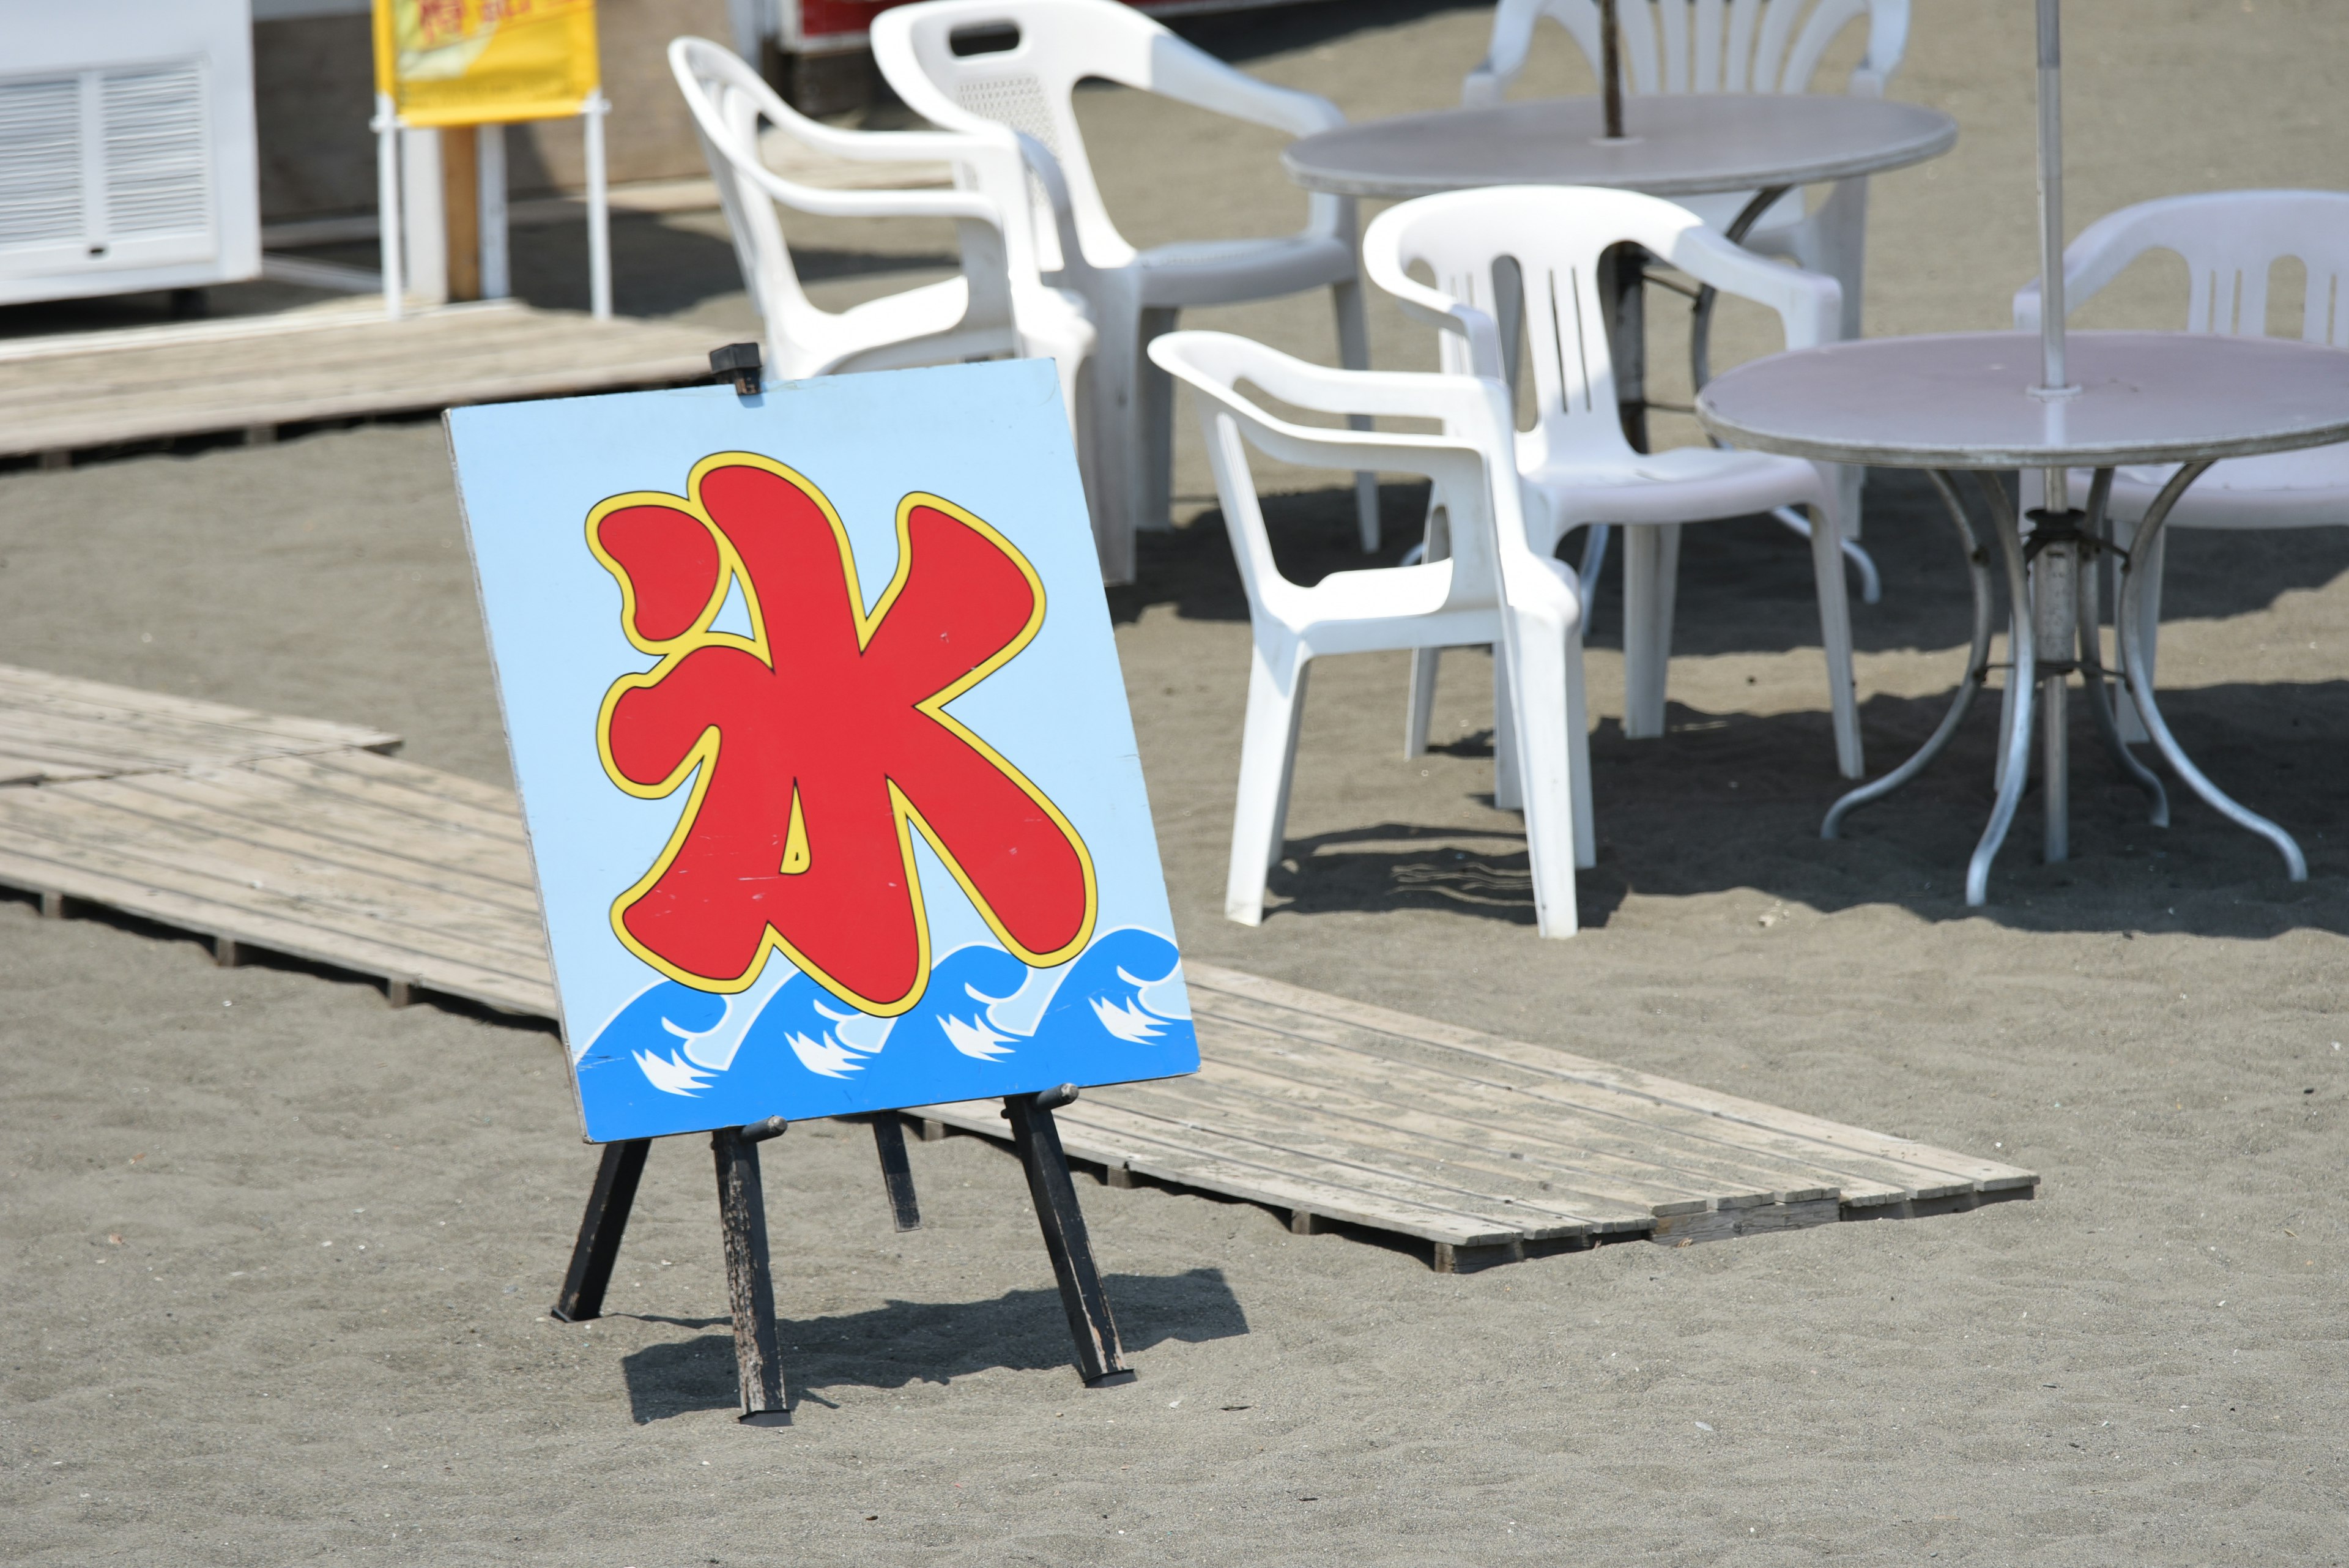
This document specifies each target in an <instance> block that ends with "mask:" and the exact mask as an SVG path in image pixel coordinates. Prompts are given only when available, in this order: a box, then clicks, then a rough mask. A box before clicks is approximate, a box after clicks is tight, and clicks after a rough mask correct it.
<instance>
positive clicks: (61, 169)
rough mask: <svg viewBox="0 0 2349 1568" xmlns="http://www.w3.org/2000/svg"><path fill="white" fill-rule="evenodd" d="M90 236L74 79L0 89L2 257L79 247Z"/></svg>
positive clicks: (40, 80)
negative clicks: (12, 252)
mask: <svg viewBox="0 0 2349 1568" xmlns="http://www.w3.org/2000/svg"><path fill="white" fill-rule="evenodd" d="M87 234H88V211H87V209H86V208H85V206H84V204H83V201H82V131H81V82H80V80H79V79H78V78H75V77H48V78H34V79H31V80H25V81H13V82H0V252H5V251H10V250H17V249H22V248H25V247H27V246H38V247H40V248H42V249H44V250H46V249H48V248H50V247H52V246H57V245H61V244H62V245H71V246H78V245H80V244H84V243H85V236H86V235H87Z"/></svg>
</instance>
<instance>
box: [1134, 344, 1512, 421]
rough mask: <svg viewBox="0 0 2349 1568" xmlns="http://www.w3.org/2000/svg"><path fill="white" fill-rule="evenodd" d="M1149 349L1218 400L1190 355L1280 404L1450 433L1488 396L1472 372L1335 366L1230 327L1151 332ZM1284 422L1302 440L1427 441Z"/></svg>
mask: <svg viewBox="0 0 2349 1568" xmlns="http://www.w3.org/2000/svg"><path fill="white" fill-rule="evenodd" d="M1149 352H1150V358H1152V360H1153V361H1154V362H1155V363H1156V364H1157V365H1158V366H1159V368H1160V369H1164V370H1165V371H1166V372H1168V373H1169V374H1170V375H1173V376H1175V377H1177V378H1180V379H1184V380H1186V381H1189V382H1191V383H1192V384H1193V385H1195V386H1200V387H1202V388H1203V389H1206V390H1208V391H1210V392H1211V393H1212V394H1213V395H1215V396H1216V397H1218V398H1224V397H1226V394H1225V393H1224V392H1223V391H1222V390H1221V389H1220V388H1217V387H1216V386H1215V385H1214V384H1213V383H1212V382H1208V381H1203V380H1202V377H1203V376H1206V375H1208V374H1209V373H1210V372H1209V371H1208V369H1206V367H1205V365H1202V366H1194V365H1193V364H1192V363H1191V360H1192V358H1199V359H1201V360H1203V361H1206V362H1208V363H1212V365H1213V366H1214V368H1215V369H1214V373H1217V374H1222V375H1224V376H1225V377H1226V379H1230V380H1234V381H1239V380H1246V381H1251V382H1254V383H1255V384H1256V385H1257V386H1258V387H1261V388H1263V389H1265V391H1266V392H1268V393H1269V394H1270V395H1271V396H1273V397H1275V398H1278V399H1279V400H1281V401H1282V402H1284V403H1290V404H1294V405H1295V406H1296V407H1298V408H1300V409H1310V410H1313V411H1314V412H1316V413H1323V414H1387V415H1391V416H1394V417H1398V418H1404V419H1433V420H1443V421H1446V429H1447V431H1448V430H1449V429H1450V421H1453V420H1454V419H1460V418H1468V419H1472V420H1473V419H1474V418H1475V417H1477V415H1478V410H1480V409H1481V408H1482V407H1483V402H1482V400H1483V398H1484V395H1485V394H1484V392H1483V391H1482V388H1483V387H1484V385H1485V383H1484V382H1483V381H1481V380H1479V379H1477V378H1475V377H1473V376H1444V375H1429V374H1426V373H1425V372H1423V371H1417V370H1341V369H1332V368H1331V367H1330V366H1327V365H1315V364H1311V363H1309V362H1308V361H1306V360H1303V359H1297V358H1290V357H1289V356H1288V355H1286V354H1283V353H1281V352H1279V351H1278V349H1274V348H1266V347H1265V346H1264V345H1263V344H1260V343H1257V342H1254V341H1252V340H1251V339H1248V338H1246V337H1237V336H1235V335H1233V334H1231V333H1228V332H1197V331H1185V332H1174V333H1169V334H1167V335H1166V336H1164V337H1156V338H1153V339H1152V340H1151V344H1150V350H1149ZM1493 384H1494V385H1495V386H1497V385H1498V384H1499V383H1498V382H1495V383H1493ZM1504 395H1506V393H1505V394H1504ZM1231 400H1233V401H1234V402H1235V404H1236V407H1237V409H1238V410H1240V411H1244V412H1245V413H1246V414H1247V417H1248V418H1249V419H1250V420H1262V421H1272V422H1273V423H1276V424H1279V423H1282V421H1278V420H1277V419H1275V418H1274V416H1273V415H1271V414H1268V413H1266V412H1265V411H1264V410H1261V409H1258V408H1257V407H1256V405H1254V404H1253V403H1250V402H1248V401H1247V400H1246V399H1245V398H1237V395H1233V397H1232V399H1231ZM1284 428H1288V429H1291V430H1294V431H1296V432H1297V433H1298V435H1299V438H1300V439H1310V440H1317V441H1318V440H1322V439H1325V438H1326V439H1327V440H1329V441H1337V442H1339V443H1340V444H1350V443H1355V442H1361V441H1368V442H1371V443H1372V444H1379V443H1385V442H1393V441H1403V442H1409V441H1416V440H1422V439H1429V438H1421V437H1416V436H1410V435H1398V434H1394V433H1392V432H1388V431H1351V430H1321V429H1309V428H1308V427H1305V426H1302V425H1297V426H1285V427H1284Z"/></svg>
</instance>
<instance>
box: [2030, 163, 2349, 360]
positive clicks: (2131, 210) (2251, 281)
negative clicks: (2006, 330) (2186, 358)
mask: <svg viewBox="0 0 2349 1568" xmlns="http://www.w3.org/2000/svg"><path fill="white" fill-rule="evenodd" d="M2150 251H2168V252H2169V253H2171V254H2175V255H2177V256H2178V257H2179V258H2180V259H2181V260H2182V261H2184V262H2185V264H2186V276H2187V292H2186V329H2187V330H2188V331H2189V332H2222V333H2229V334H2234V335H2239V336H2243V337H2261V336H2265V334H2266V332H2267V329H2268V296H2269V291H2270V283H2271V275H2272V274H2273V272H2274V269H2275V265H2276V264H2277V263H2278V262H2280V261H2282V260H2284V259H2285V258H2287V257H2289V258H2291V259H2292V260H2296V261H2298V262H2299V263H2300V264H2301V265H2302V268H2303V269H2304V270H2305V273H2306V277H2307V284H2306V290H2307V291H2306V295H2305V296H2304V298H2303V299H2302V305H2301V321H2300V332H2301V337H2302V338H2304V339H2305V340H2307V341H2308V342H2311V343H2322V344H2326V345H2329V346H2331V347H2333V348H2349V321H2344V319H2343V317H2344V314H2349V313H2344V309H2343V305H2344V301H2343V300H2342V299H2341V297H2340V296H2341V293H2342V289H2341V284H2340V279H2341V276H2342V274H2343V272H2344V270H2349V192H2339V191H2206V192H2198V193H2197V194H2194V195H2190V196H2168V197H2164V198H2161V199H2160V200H2158V201H2152V202H2139V203H2138V204H2137V205H2136V206H2134V207H2125V208H2123V209H2121V211H2119V212H2117V213H2111V214H2109V215H2107V216H2106V217H2103V218H2099V219H2098V220H2096V222H2095V223H2091V224H2089V225H2088V226H2087V228H2085V229H2084V230H2082V231H2081V233H2080V236H2079V237H2078V238H2077V239H2075V240H2074V241H2073V242H2072V244H2070V245H2069V246H2068V247H2066V249H2065V250H2064V301H2065V303H2066V304H2067V305H2068V306H2070V307H2071V308H2072V309H2075V310H2076V309H2078V308H2079V307H2080V306H2082V305H2084V304H2085V303H2086V302H2087V301H2088V300H2089V299H2090V298H2092V297H2093V296H2095V294H2096V293H2097V292H2098V291H2100V290H2102V289H2103V288H2104V287H2105V286H2106V285H2108V284H2110V283H2111V282H2112V281H2113V280H2114V279H2115V278H2116V277H2118V276H2119V275H2121V274H2122V273H2123V272H2124V271H2126V270H2127V268H2128V266H2129V265H2130V264H2131V263H2133V262H2135V261H2136V260H2137V258H2138V257H2140V256H2142V255H2144V254H2147V252H2150ZM2015 317H2016V323H2017V325H2018V326H2023V327H2036V326H2037V325H2038V319H2039V287H2038V285H2037V283H2036V282H2033V283H2032V284H2029V285H2027V286H2024V288H2023V290H2022V292H2021V293H2019V294H2018V295H2017V296H2015Z"/></svg>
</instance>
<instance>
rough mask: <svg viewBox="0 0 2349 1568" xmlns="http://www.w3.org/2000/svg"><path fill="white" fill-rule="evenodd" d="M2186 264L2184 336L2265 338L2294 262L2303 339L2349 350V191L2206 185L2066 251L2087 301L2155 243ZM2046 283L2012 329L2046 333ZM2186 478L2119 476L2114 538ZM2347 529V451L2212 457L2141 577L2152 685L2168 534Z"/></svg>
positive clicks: (2076, 491) (2075, 494)
mask: <svg viewBox="0 0 2349 1568" xmlns="http://www.w3.org/2000/svg"><path fill="white" fill-rule="evenodd" d="M2154 250H2164V251H2169V252H2172V253H2174V254H2177V255H2178V256H2179V257H2180V258H2182V259H2183V260H2184V261H2185V263H2186V269H2187V274H2188V277H2189V292H2188V296H2187V306H2186V330H2188V331H2189V332H2225V333H2235V334H2240V335H2243V336H2246V337H2260V336H2264V335H2265V334H2266V332H2267V324H2268V282H2269V274H2270V272H2271V269H2272V268H2273V267H2274V265H2275V264H2276V263H2277V262H2278V261H2281V260H2282V259H2284V258H2285V257H2287V256H2289V257H2292V258H2294V259H2296V260H2298V261H2299V262H2300V264H2301V265H2302V267H2303V268H2305V269H2306V275H2307V280H2308V281H2307V294H2306V296H2305V299H2304V301H2303V303H2302V306H2301V323H2300V335H2301V337H2302V338H2303V339H2304V340H2306V341H2308V342H2310V343H2323V344H2326V345H2329V346H2330V347H2332V348H2349V287H2344V284H2349V193H2344V192H2338V191H2206V192H2201V193H2199V194H2198V195H2192V196H2168V197H2164V198H2162V199H2161V200H2158V201H2153V202H2139V203H2138V204H2137V205H2136V206H2134V207H2124V208H2122V209H2121V210H2120V211H2119V212H2117V213H2111V214H2110V215H2108V216H2106V217H2102V218H2099V219H2097V220H2096V221H2095V223H2091V224H2089V225H2088V226H2087V227H2086V228H2085V229H2084V230H2082V231H2081V232H2080V237H2079V238H2077V239H2075V240H2074V241H2073V242H2072V243H2071V244H2069V245H2067V246H2065V247H2064V302H2065V304H2066V306H2069V307H2070V308H2072V309H2077V308H2078V307H2079V306H2082V305H2084V304H2085V303H2086V302H2087V301H2088V299H2089V298H2090V296H2093V295H2095V293H2096V292H2097V291H2098V290H2100V289H2102V288H2103V287H2104V286H2106V284H2108V283H2110V282H2112V281H2113V279H2114V278H2116V277H2117V276H2119V275H2121V273H2122V272H2123V271H2125V270H2127V267H2128V265H2129V264H2130V263H2132V262H2134V261H2136V260H2137V258H2138V257H2139V256H2141V255H2143V254H2146V253H2147V251H2154ZM2039 318H2040V293H2039V280H2038V279H2036V278H2033V280H2032V281H2031V282H2030V283H2028V284H2025V285H2024V286H2023V287H2022V288H2021V289H2019V290H2017V291H2016V293H2015V296H2014V325H2015V326H2016V327H2018V328H2021V329H2023V330H2026V331H2031V332H2036V331H2038V330H2039ZM2176 472H2178V470H2177V465H2175V464H2169V463H2165V464H2158V465H2137V466H2131V467H2127V468H2122V469H2117V470H2116V471H2115V472H2114V474H2113V489H2112V495H2111V497H2110V498H2109V500H2108V501H2107V502H2106V516H2108V517H2110V518H2111V519H2112V521H2113V531H2114V536H2115V542H2116V544H2118V545H2120V547H2121V548H2123V549H2125V550H2126V549H2128V548H2129V547H2130V545H2132V544H2133V543H2134V537H2135V534H2136V531H2137V523H2138V522H2139V521H2140V520H2141V519H2142V518H2143V517H2144V516H2145V513H2146V508H2147V507H2148V506H2150V505H2151V504H2153V498H2154V497H2155V496H2156V495H2157V494H2158V493H2160V491H2161V487H2162V486H2163V485H2164V484H2166V483H2168V481H2169V477H2170V475H2172V474H2174V473H2176ZM2091 477H2092V476H2091V475H2090V473H2089V472H2087V471H2086V470H2085V469H2075V470H2073V471H2072V472H2071V474H2070V485H2071V492H2072V504H2073V505H2075V506H2078V505H2081V504H2085V501H2086V498H2087V493H2088V486H2089V483H2090V480H2091ZM2023 483H2024V487H2025V495H2024V504H2026V505H2036V504H2041V501H2040V499H2039V498H2040V496H2041V495H2043V494H2044V483H2043V481H2042V479H2041V477H2040V475H2039V474H2038V473H2037V472H2031V473H2027V474H2025V475H2024V481H2023ZM2340 524H2349V446H2320V447H2309V448H2306V449H2303V450H2302V451H2299V452H2270V453H2267V454H2265V455H2262V456H2259V457H2230V458H2228V459H2225V460H2224V461H2222V462H2217V463H2213V464H2212V465H2211V467H2210V470H2209V472H2207V473H2205V474H2203V475H2202V477H2201V478H2199V479H2198V480H2196V481H2195V482H2194V483H2193V484H2192V486H2190V487H2189V489H2188V490H2187V492H2186V493H2185V495H2184V496H2183V497H2181V498H2180V499H2179V501H2178V504H2177V505H2176V506H2175V507H2173V508H2172V509H2171V511H2170V514H2169V520H2168V524H2167V527H2166V528H2165V529H2164V530H2163V532H2162V534H2161V535H2158V536H2157V537H2156V538H2155V540H2154V541H2153V546H2152V548H2151V549H2150V550H2148V551H2147V552H2146V553H2145V555H2144V556H2143V557H2142V558H2140V559H2133V560H2132V561H2131V563H2130V568H2131V570H2132V571H2135V572H2138V573H2142V574H2143V575H2144V577H2145V587H2144V589H2143V592H2144V594H2145V607H2146V616H2145V625H2144V647H2143V648H2142V649H2138V650H2137V652H2136V657H2137V659H2141V660H2143V661H2144V667H2145V676H2146V680H2147V681H2148V682H2150V681H2151V680H2153V671H2154V658H2155V654H2156V653H2157V651H2158V648H2157V643H2158V636H2159V632H2160V620H2161V567H2162V557H2163V556H2164V554H2165V551H2164V549H2163V545H2164V543H2165V542H2166V539H2167V535H2168V529H2169V528H2317V527H2325V526H2338V525H2340ZM2121 710H2122V711H2121V715H2120V716H2121V720H2122V723H2123V726H2124V732H2125V733H2126V734H2127V738H2128V739H2130V740H2133V741H2135V740H2142V739H2144V738H2145V731H2144V726H2143V723H2142V722H2141V721H2140V720H2139V719H2138V718H2137V708H2136V705H2135V704H2134V703H2129V702H2123V703H2122V704H2121Z"/></svg>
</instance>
